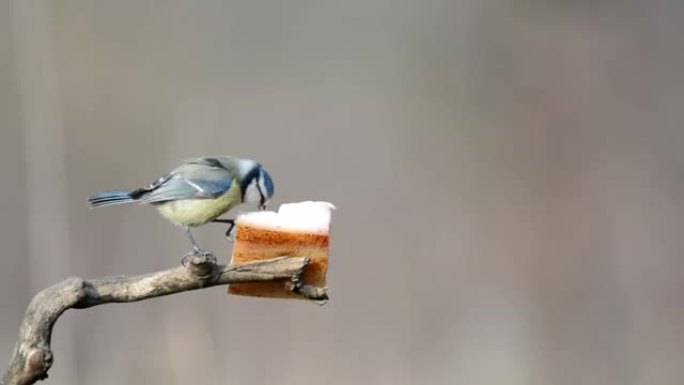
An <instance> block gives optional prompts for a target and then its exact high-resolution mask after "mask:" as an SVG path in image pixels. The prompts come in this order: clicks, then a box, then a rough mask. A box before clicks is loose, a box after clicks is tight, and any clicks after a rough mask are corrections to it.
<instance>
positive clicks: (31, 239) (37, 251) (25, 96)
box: [11, 0, 73, 373]
mask: <svg viewBox="0 0 684 385" xmlns="http://www.w3.org/2000/svg"><path fill="white" fill-rule="evenodd" d="M11 10H12V14H11V18H12V33H13V39H14V54H15V55H14V57H15V64H16V74H17V81H18V89H19V106H20V114H21V119H22V132H23V133H24V146H25V148H24V154H25V162H26V170H27V174H28V175H26V183H27V189H26V191H27V194H28V196H27V212H26V217H27V218H26V219H27V221H26V222H27V224H28V228H27V233H28V239H27V240H28V245H29V247H28V251H29V252H28V255H27V256H26V259H27V261H28V264H29V286H30V290H31V292H32V293H37V292H38V291H39V290H41V289H42V288H44V287H46V286H48V285H50V284H52V283H55V282H57V281H59V280H61V279H63V278H64V277H67V276H68V275H69V274H70V270H71V269H70V258H69V255H70V252H69V231H68V223H69V221H68V218H67V216H68V215H67V212H68V200H67V187H66V167H65V149H64V147H65V144H64V132H63V128H62V118H61V111H60V103H59V89H58V78H57V65H56V62H55V57H54V50H53V45H54V43H53V28H52V15H51V13H52V8H51V3H50V2H46V1H40V0H12V3H11ZM15 257H19V256H15ZM59 334H60V337H59V341H58V343H57V344H56V345H57V346H58V349H59V355H60V356H62V357H68V356H70V355H73V338H72V336H73V327H71V325H70V324H69V323H64V324H62V325H60V333H59ZM64 362H73V360H72V359H65V360H64ZM62 369H64V368H62ZM65 370H66V371H67V372H69V373H73V371H72V370H71V368H66V369H65Z"/></svg>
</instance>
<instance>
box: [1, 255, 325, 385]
mask: <svg viewBox="0 0 684 385" xmlns="http://www.w3.org/2000/svg"><path fill="white" fill-rule="evenodd" d="M308 262H309V261H308V259H307V258H299V257H296V258H287V257H282V258H276V259H270V260H266V261H259V262H253V263H247V264H240V265H218V264H215V263H214V262H213V261H211V260H210V259H208V258H204V257H195V258H193V259H192V260H191V261H190V262H189V263H188V264H187V266H185V267H177V268H173V269H169V270H164V271H160V272H156V273H151V274H145V275H139V276H134V277H110V278H98V279H91V280H85V279H82V278H69V279H66V280H64V281H62V282H60V283H58V284H56V285H54V286H51V287H49V288H47V289H45V290H43V291H41V292H40V293H38V294H37V295H36V296H35V297H33V300H32V301H31V303H30V304H29V306H28V309H27V310H26V315H25V317H24V320H23V322H22V324H21V328H20V329H19V340H18V341H17V345H16V346H15V348H14V353H13V355H12V359H11V361H10V364H9V366H8V368H7V370H6V371H5V374H4V375H3V377H2V380H1V382H0V384H1V385H15V384H21V385H24V384H33V383H35V382H36V381H39V380H43V379H45V378H47V372H48V370H49V369H50V366H52V351H51V349H50V337H51V334H52V327H53V326H54V324H55V322H57V319H58V318H59V316H60V315H62V313H64V312H65V311H66V310H68V309H85V308H89V307H92V306H97V305H102V304H106V303H114V302H136V301H142V300H145V299H149V298H155V297H161V296H165V295H170V294H175V293H181V292H184V291H188V290H197V289H202V288H206V287H211V286H217V285H227V284H231V283H246V282H265V281H289V287H290V288H291V289H292V290H294V291H296V292H297V293H299V294H300V295H302V296H303V297H305V298H308V299H311V300H315V301H319V302H322V303H324V301H326V300H327V299H328V296H327V294H326V290H325V289H324V288H317V287H311V286H306V285H301V284H299V282H300V277H301V274H302V271H303V270H304V267H305V266H306V265H307V264H308Z"/></svg>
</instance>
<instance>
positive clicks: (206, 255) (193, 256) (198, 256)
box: [181, 247, 218, 266]
mask: <svg viewBox="0 0 684 385" xmlns="http://www.w3.org/2000/svg"><path fill="white" fill-rule="evenodd" d="M190 262H193V263H195V264H198V263H211V264H216V263H217V262H218V261H217V259H216V257H215V256H214V254H212V253H211V252H209V251H205V250H202V249H200V248H199V247H193V248H192V251H191V252H189V253H187V254H185V256H184V257H183V259H182V260H181V263H182V264H183V266H187V265H188V264H189V263H190Z"/></svg>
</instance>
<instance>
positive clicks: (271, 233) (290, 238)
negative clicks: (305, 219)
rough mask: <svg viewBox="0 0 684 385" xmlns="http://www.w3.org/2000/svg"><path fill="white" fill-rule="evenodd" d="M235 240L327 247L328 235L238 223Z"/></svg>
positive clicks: (263, 243) (264, 243)
mask: <svg viewBox="0 0 684 385" xmlns="http://www.w3.org/2000/svg"><path fill="white" fill-rule="evenodd" d="M235 242H236V243H237V242H257V243H259V244H261V245H278V246H281V245H285V244H289V245H307V246H319V247H328V235H327V234H316V233H303V232H289V231H277V230H267V229H260V228H257V227H252V226H248V225H243V224H238V225H237V230H236V231H235Z"/></svg>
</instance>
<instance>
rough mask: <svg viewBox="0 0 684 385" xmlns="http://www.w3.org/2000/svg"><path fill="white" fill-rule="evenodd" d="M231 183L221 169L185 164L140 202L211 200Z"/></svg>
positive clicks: (230, 179) (223, 191)
mask: <svg viewBox="0 0 684 385" xmlns="http://www.w3.org/2000/svg"><path fill="white" fill-rule="evenodd" d="M232 183H233V178H231V176H230V174H229V173H228V171H227V170H225V169H223V168H219V167H212V166H207V165H197V164H186V165H183V166H181V167H179V168H177V169H175V170H174V171H172V172H171V173H170V174H169V177H168V178H166V180H164V181H163V182H162V183H160V184H159V185H158V186H156V187H155V188H154V189H152V190H151V191H149V192H147V193H146V194H145V195H144V196H143V197H141V199H140V200H141V201H142V202H144V203H158V202H165V201H173V200H180V199H212V198H217V197H219V196H220V195H222V194H223V193H225V192H226V191H228V190H229V189H230V187H231V185H232Z"/></svg>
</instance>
